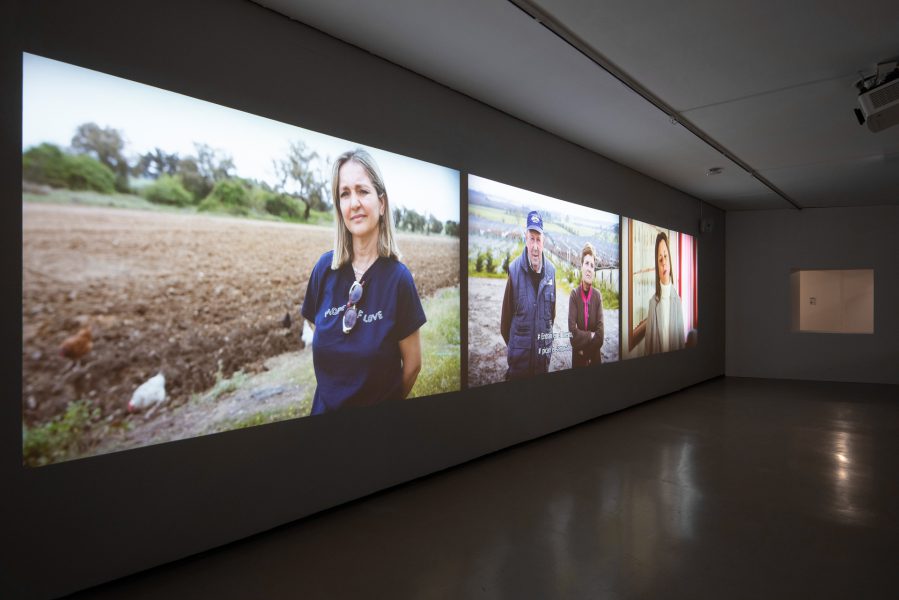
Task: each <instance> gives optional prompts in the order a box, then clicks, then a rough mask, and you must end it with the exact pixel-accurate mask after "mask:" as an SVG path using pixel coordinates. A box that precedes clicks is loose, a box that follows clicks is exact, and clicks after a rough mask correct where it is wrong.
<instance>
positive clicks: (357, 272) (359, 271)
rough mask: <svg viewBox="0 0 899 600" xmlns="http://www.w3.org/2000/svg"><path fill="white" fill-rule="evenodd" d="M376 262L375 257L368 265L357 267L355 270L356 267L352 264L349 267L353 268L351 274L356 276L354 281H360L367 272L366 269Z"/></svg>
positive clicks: (376, 258)
mask: <svg viewBox="0 0 899 600" xmlns="http://www.w3.org/2000/svg"><path fill="white" fill-rule="evenodd" d="M376 260H378V257H377V256H375V257H374V258H373V259H371V260H370V261H368V264H366V265H365V266H364V267H359V268H356V265H355V264H354V263H351V266H352V267H353V273H354V274H355V275H356V281H359V280H360V279H362V276H363V275H365V272H366V271H367V270H368V268H369V267H370V266H372V265H373V264H374V263H375V261H376Z"/></svg>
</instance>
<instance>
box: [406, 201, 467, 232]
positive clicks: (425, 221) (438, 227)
mask: <svg viewBox="0 0 899 600" xmlns="http://www.w3.org/2000/svg"><path fill="white" fill-rule="evenodd" d="M393 225H394V227H396V228H397V229H402V230H404V231H411V232H413V233H416V232H417V233H424V234H426V235H430V234H432V233H436V234H439V233H445V234H446V235H449V236H453V237H459V223H457V222H456V221H452V220H447V221H441V220H440V219H438V218H437V217H435V216H434V215H431V214H427V213H426V214H421V213H419V212H418V211H416V210H415V209H412V208H405V207H397V208H394V209H393Z"/></svg>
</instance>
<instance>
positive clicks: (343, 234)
mask: <svg viewBox="0 0 899 600" xmlns="http://www.w3.org/2000/svg"><path fill="white" fill-rule="evenodd" d="M351 160H352V161H355V162H356V163H358V164H359V165H361V166H362V168H363V169H365V172H366V174H367V175H368V178H369V179H371V183H372V185H373V186H374V188H375V193H377V195H378V199H380V200H381V201H382V202H384V214H383V215H381V216H380V218H379V219H378V256H386V257H391V258H395V259H397V260H399V259H400V258H401V256H402V255H401V254H400V249H399V247H398V246H397V245H396V233H395V232H394V230H393V215H392V214H391V212H390V201H389V200H388V199H387V188H386V187H385V186H384V177H382V176H381V170H380V169H378V164H377V163H376V162H375V159H374V158H373V157H372V155H371V154H369V153H368V152H366V151H365V150H363V149H362V148H356V149H355V150H350V151H348V152H344V153H343V154H341V155H340V156H338V157H337V160H336V161H334V168H333V169H332V170H331V201H332V202H333V203H334V212H335V213H336V218H335V219H334V222H335V224H336V228H335V230H334V257H333V259H332V260H331V269H333V270H337V269H339V268H340V267H341V266H343V265H344V264H345V263H346V262H347V261H351V260H353V234H351V233H350V231H349V230H348V229H347V227H346V223H344V222H343V213H342V212H341V211H340V189H339V187H340V167H342V166H343V165H344V164H345V163H347V162H348V161H351Z"/></svg>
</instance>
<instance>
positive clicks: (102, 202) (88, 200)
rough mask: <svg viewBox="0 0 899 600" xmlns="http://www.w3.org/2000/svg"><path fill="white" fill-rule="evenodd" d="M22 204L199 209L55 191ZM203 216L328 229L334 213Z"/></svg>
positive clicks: (24, 197)
mask: <svg viewBox="0 0 899 600" xmlns="http://www.w3.org/2000/svg"><path fill="white" fill-rule="evenodd" d="M22 201H23V202H34V203H40V204H68V205H76V206H99V207H105V208H128V209H132V210H146V211H150V212H164V213H181V214H188V215H195V214H198V213H197V209H196V207H194V206H185V207H178V206H171V205H165V204H154V203H153V202H150V201H149V200H147V199H146V198H144V197H142V196H138V195H135V194H101V193H99V192H89V191H74V190H66V189H53V190H51V191H50V192H49V193H47V194H34V193H30V192H24V193H23V194H22ZM204 214H212V215H218V216H230V217H233V218H242V219H253V220H257V221H281V222H284V223H302V224H306V225H328V226H332V225H333V223H334V213H333V212H332V211H320V210H312V211H310V212H309V220H308V221H304V220H303V219H301V218H299V217H296V218H289V217H278V216H275V215H272V214H269V213H267V212H264V211H259V210H250V212H249V214H247V215H246V216H242V217H237V216H234V215H229V214H228V213H227V212H226V211H225V210H224V208H223V209H222V210H221V211H206V212H205V213H204Z"/></svg>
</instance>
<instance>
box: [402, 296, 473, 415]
mask: <svg viewBox="0 0 899 600" xmlns="http://www.w3.org/2000/svg"><path fill="white" fill-rule="evenodd" d="M422 306H423V307H424V309H425V315H427V317H428V322H427V323H425V324H424V326H422V328H421V354H422V356H421V372H420V373H419V374H418V379H416V380H415V385H414V386H413V387H412V391H411V392H410V393H409V398H420V397H422V396H430V395H432V394H441V393H444V392H453V391H458V390H459V389H460V388H461V363H460V350H459V345H460V343H461V342H460V340H461V338H460V331H459V327H460V313H459V310H460V309H459V288H457V287H456V288H449V289H445V290H442V291H440V292H438V293H437V294H436V295H434V296H432V297H430V298H425V300H424V301H423V302H422Z"/></svg>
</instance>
